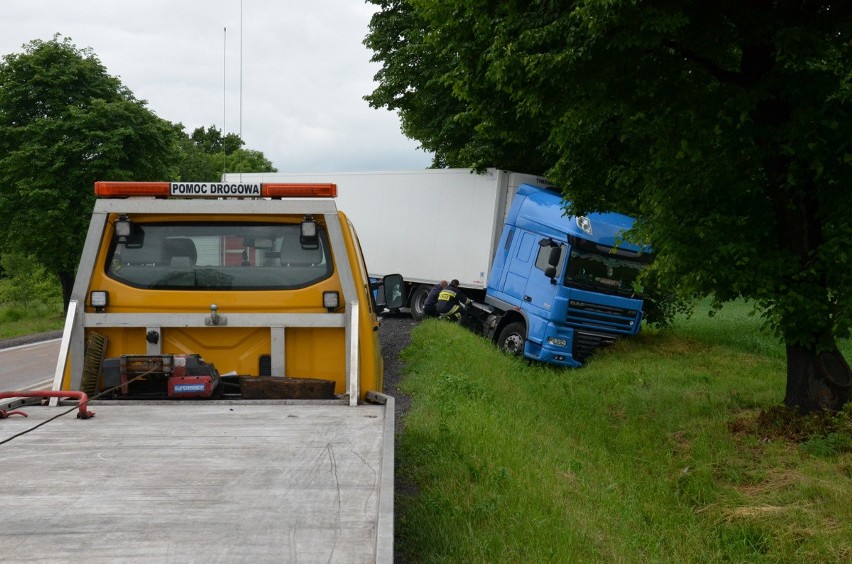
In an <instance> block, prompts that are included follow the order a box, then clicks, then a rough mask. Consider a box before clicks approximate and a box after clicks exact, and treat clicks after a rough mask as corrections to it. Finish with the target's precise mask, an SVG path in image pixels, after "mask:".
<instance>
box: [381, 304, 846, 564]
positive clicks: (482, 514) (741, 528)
mask: <svg viewBox="0 0 852 564" xmlns="http://www.w3.org/2000/svg"><path fill="white" fill-rule="evenodd" d="M697 311H698V314H697V315H695V316H693V317H692V318H691V319H690V320H688V321H686V320H684V319H682V318H678V319H676V320H675V323H674V327H673V328H672V329H669V330H665V331H658V330H652V331H645V332H643V334H641V335H640V336H638V337H636V338H630V339H622V340H620V341H619V342H618V343H616V345H615V346H614V347H612V348H609V349H607V350H605V351H600V352H599V353H598V354H597V355H595V356H593V357H592V358H591V359H590V361H589V363H588V365H587V366H586V367H584V368H582V369H579V370H566V369H557V368H553V367H550V366H546V365H540V364H535V363H528V362H525V361H523V360H520V359H517V358H513V357H509V356H506V355H503V354H501V353H499V352H498V351H497V350H496V349H495V348H494V346H493V345H492V344H491V343H489V342H488V341H486V340H485V339H483V338H481V337H478V336H476V335H473V334H471V333H469V332H467V331H465V330H464V329H462V328H460V327H458V326H456V325H453V324H447V323H444V322H440V321H433V320H426V321H424V322H422V323H420V325H418V327H417V328H416V329H415V331H414V334H413V339H412V344H411V346H410V347H409V348H408V349H406V351H405V353H404V360H405V366H406V376H405V379H404V380H403V382H402V384H401V388H402V389H403V391H404V392H405V393H406V394H408V395H409V396H410V397H411V409H410V411H409V412H408V413H407V415H406V417H405V418H404V419H403V428H402V429H401V430H400V436H399V440H398V442H397V463H398V468H397V479H398V485H404V486H406V487H398V495H397V504H396V512H397V526H396V535H397V541H398V542H397V547H396V553H397V555H398V557H399V558H400V559H401V560H409V559H410V560H412V561H418V562H572V561H580V562H589V561H591V562H622V561H624V562H725V561H731V562H754V561H769V562H789V561H799V562H804V561H814V562H843V561H846V560H848V557H849V555H850V554H852V541H850V539H852V526H851V525H850V523H852V519H850V517H852V509H850V506H849V503H848V500H849V496H850V493H852V481H850V479H852V474H850V468H852V452H850V451H848V450H845V447H843V445H844V444H845V441H848V440H849V437H850V436H852V435H849V431H850V429H849V427H848V418H847V419H846V420H843V421H846V423H837V425H836V426H834V427H832V428H831V430H829V432H828V433H825V432H824V429H822V430H816V429H815V430H814V432H813V433H812V434H811V435H808V436H807V437H806V438H805V437H803V438H800V439H797V440H795V441H791V440H790V439H789V438H788V437H786V436H784V435H783V434H782V435H777V434H772V433H767V432H766V429H767V427H765V426H762V424H758V421H759V414H760V413H763V412H767V413H768V412H772V411H773V410H774V406H776V405H778V403H779V402H780V399H781V394H780V393H779V388H780V387H781V384H782V380H783V376H782V374H783V362H784V361H783V357H784V355H783V350H782V346H781V345H780V343H778V341H777V339H775V338H774V337H773V336H771V335H767V334H766V333H765V332H763V331H762V330H761V326H760V320H759V319H757V318H755V317H754V316H749V315H748V312H749V311H750V305H749V304H742V303H738V304H735V307H732V308H728V307H726V308H725V309H723V310H722V311H721V312H719V314H718V315H716V316H714V317H709V316H708V315H707V312H708V305H707V304H706V303H704V304H699V305H698V306H697ZM751 343H761V344H762V346H763V347H765V349H766V351H767V352H769V353H771V354H769V355H764V354H763V353H762V352H753V351H751V350H750V346H751ZM842 347H843V348H844V350H845V351H846V352H847V353H848V351H849V348H850V344H849V343H848V342H843V343H842ZM836 421H838V422H839V421H841V419H840V418H839V417H838V418H837V419H836ZM736 422H747V425H748V429H749V430H748V431H747V430H745V429H735V428H734V427H735V425H734V423H736ZM844 425H845V426H844ZM761 428H763V429H764V430H763V431H761V430H760V429H761Z"/></svg>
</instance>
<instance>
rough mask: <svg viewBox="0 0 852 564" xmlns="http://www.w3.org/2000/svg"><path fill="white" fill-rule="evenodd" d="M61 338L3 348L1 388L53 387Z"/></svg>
mask: <svg viewBox="0 0 852 564" xmlns="http://www.w3.org/2000/svg"><path fill="white" fill-rule="evenodd" d="M60 342H61V339H51V340H48V341H40V342H35V343H29V344H24V345H17V346H13V347H8V348H4V349H0V391H4V392H12V391H16V390H28V389H39V388H49V387H50V386H51V385H52V384H53V374H54V372H55V371H56V359H57V357H58V356H59V343H60Z"/></svg>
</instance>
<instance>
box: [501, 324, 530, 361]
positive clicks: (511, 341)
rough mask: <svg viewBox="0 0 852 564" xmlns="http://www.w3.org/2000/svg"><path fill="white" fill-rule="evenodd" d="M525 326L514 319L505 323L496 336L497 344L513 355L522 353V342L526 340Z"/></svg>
mask: <svg viewBox="0 0 852 564" xmlns="http://www.w3.org/2000/svg"><path fill="white" fill-rule="evenodd" d="M526 335H527V328H526V326H525V325H524V324H523V323H522V322H520V321H515V322H513V323H509V324H508V325H506V326H505V327H504V328H503V330H502V331H500V336H499V337H498V338H497V346H498V347H499V348H500V350H502V351H505V352H507V353H509V354H511V355H513V356H519V355H522V354H524V343H525V342H526V339H527V337H526Z"/></svg>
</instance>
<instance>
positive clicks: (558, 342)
mask: <svg viewBox="0 0 852 564" xmlns="http://www.w3.org/2000/svg"><path fill="white" fill-rule="evenodd" d="M547 344H548V345H553V346H554V347H564V346H567V345H568V340H567V339H560V338H559V337H548V338H547Z"/></svg>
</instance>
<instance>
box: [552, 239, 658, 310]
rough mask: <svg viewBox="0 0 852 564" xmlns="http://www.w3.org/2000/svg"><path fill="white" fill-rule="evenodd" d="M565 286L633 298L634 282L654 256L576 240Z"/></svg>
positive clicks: (566, 274) (566, 273) (572, 247)
mask: <svg viewBox="0 0 852 564" xmlns="http://www.w3.org/2000/svg"><path fill="white" fill-rule="evenodd" d="M571 243H572V245H571V257H570V259H569V260H568V268H567V269H566V271H565V285H566V286H573V287H577V288H582V289H586V290H595V291H598V292H604V293H608V294H619V295H625V296H632V295H634V294H636V293H637V291H636V289H635V288H634V284H633V283H634V282H635V280H636V277H637V276H638V275H639V271H640V270H642V268H643V267H645V266H646V265H647V264H648V263H649V262H650V260H651V255H650V254H646V253H637V252H631V251H626V250H623V249H617V248H614V247H607V246H603V245H596V244H594V243H591V242H589V241H583V240H580V239H575V240H573V241H572V242H571Z"/></svg>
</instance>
